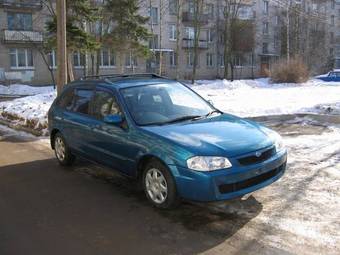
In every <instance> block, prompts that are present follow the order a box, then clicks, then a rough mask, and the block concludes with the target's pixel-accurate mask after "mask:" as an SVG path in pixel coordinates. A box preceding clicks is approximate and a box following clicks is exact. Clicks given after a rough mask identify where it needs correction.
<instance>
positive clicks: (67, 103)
mask: <svg viewBox="0 0 340 255" xmlns="http://www.w3.org/2000/svg"><path fill="white" fill-rule="evenodd" d="M73 100H74V89H69V90H67V91H66V92H65V93H63V94H62V96H61V97H60V99H59V100H58V102H57V105H58V106H59V107H61V108H64V109H66V110H69V111H70V110H71V109H72V105H73Z"/></svg>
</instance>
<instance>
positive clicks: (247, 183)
mask: <svg viewBox="0 0 340 255" xmlns="http://www.w3.org/2000/svg"><path fill="white" fill-rule="evenodd" d="M285 168H286V163H284V164H282V165H281V166H279V167H278V168H275V169H273V170H271V171H269V172H267V173H264V174H261V175H258V176H255V177H253V178H250V179H248V180H244V181H241V182H236V183H231V184H223V185H220V186H219V191H220V193H222V194H225V193H231V192H235V191H239V190H242V189H246V188H249V187H252V186H256V185H258V184H260V183H262V182H265V181H267V180H269V179H271V178H273V177H274V176H276V175H278V174H280V173H281V172H282V171H284V169H285Z"/></svg>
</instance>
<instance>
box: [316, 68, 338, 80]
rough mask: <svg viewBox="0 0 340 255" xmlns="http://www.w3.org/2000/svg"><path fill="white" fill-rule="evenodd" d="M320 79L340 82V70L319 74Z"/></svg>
mask: <svg viewBox="0 0 340 255" xmlns="http://www.w3.org/2000/svg"><path fill="white" fill-rule="evenodd" d="M317 78H318V79H320V80H323V81H327V82H328V81H329V82H330V81H337V82H340V70H333V71H331V72H329V73H328V74H326V75H319V76H317Z"/></svg>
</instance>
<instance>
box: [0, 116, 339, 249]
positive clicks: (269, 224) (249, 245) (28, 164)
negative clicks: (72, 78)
mask: <svg viewBox="0 0 340 255" xmlns="http://www.w3.org/2000/svg"><path fill="white" fill-rule="evenodd" d="M267 124H268V125H272V126H273V127H274V128H276V129H277V130H279V131H280V132H281V133H282V134H284V135H285V136H286V137H287V138H288V146H290V149H291V152H290V153H298V154H299V155H301V158H299V155H298V156H296V157H294V159H293V160H292V161H290V163H289V168H288V171H287V173H286V175H285V177H284V178H283V179H282V180H280V181H279V182H277V183H275V184H273V185H272V186H270V187H268V188H266V189H263V190H261V191H258V192H256V193H254V194H253V195H252V196H250V197H249V198H248V199H246V200H240V199H236V200H232V201H227V202H223V203H211V204H193V203H188V202H186V203H184V204H183V206H181V207H180V208H178V209H176V210H172V211H162V210H157V209H154V208H152V207H151V206H150V205H149V204H148V202H147V201H146V199H145V198H144V194H143V193H142V192H140V191H138V190H137V189H136V188H135V185H134V184H135V183H134V182H133V181H131V180H128V179H125V178H123V177H120V176H119V175H116V174H112V173H111V172H109V171H108V170H107V169H104V168H102V167H100V166H98V165H93V164H91V163H89V162H85V161H82V160H78V161H77V162H76V164H75V166H74V167H72V168H62V167H60V166H59V165H58V164H57V162H56V160H55V159H54V155H53V152H52V151H51V150H50V148H49V146H48V141H47V139H45V140H44V139H43V140H38V139H36V138H34V137H31V136H26V135H23V134H21V133H17V132H12V131H11V130H9V129H6V128H1V129H0V151H1V153H0V254H1V255H12V254H26V255H28V254H32V255H33V254H34V255H38V254H58V255H60V254H63V255H64V254H65V255H66V254H72V255H73V254H82V255H85V254H101V255H102V254H198V253H204V254H339V253H340V247H339V241H340V239H339V229H340V224H339V218H340V215H339V211H340V207H339V203H336V198H339V195H340V191H339V189H340V187H339V183H340V181H339V179H340V177H339V174H337V175H336V171H335V170H334V169H336V170H339V169H338V168H337V167H338V166H339V165H338V163H340V159H338V158H334V157H333V158H332V160H331V161H329V162H331V163H330V164H328V165H322V166H323V168H322V169H321V168H320V169H321V170H314V169H315V168H313V167H314V166H315V165H319V164H321V163H320V160H319V159H315V161H308V162H306V161H304V160H303V159H304V158H305V157H304V156H306V155H304V154H303V151H298V150H302V149H301V148H295V147H296V144H294V142H292V141H295V140H294V139H296V138H299V137H301V136H302V135H304V133H306V132H307V135H311V136H313V137H314V138H313V139H318V137H320V139H321V140H322V139H326V138H323V137H322V135H326V136H327V134H329V133H331V132H332V131H331V130H328V128H327V127H326V126H323V125H305V124H302V123H299V122H296V123H292V122H289V123H276V122H273V123H267ZM315 137H316V138H315ZM311 139H312V138H311ZM317 141H318V140H315V141H314V142H315V143H316V142H317ZM335 142H338V141H335ZM330 146H332V145H330ZM333 146H334V143H333ZM329 149H331V150H333V151H334V148H333V147H330V148H329ZM306 153H309V152H306ZM335 157H336V156H335ZM325 160H326V159H325ZM327 162H328V161H327ZM333 171H334V172H333ZM298 174H299V175H298ZM332 174H333V175H332ZM301 176H303V177H301ZM334 176H335V180H336V182H332V185H331V186H327V185H324V184H325V183H327V182H329V179H328V178H333V179H334ZM316 180H318V182H316V183H317V184H318V185H321V187H318V189H317V190H315V189H313V187H311V186H313V185H311V186H310V184H313V182H314V181H316ZM322 181H323V182H322ZM310 192H314V193H313V198H315V199H316V198H317V196H318V195H320V196H321V195H324V194H326V195H327V199H329V200H328V201H329V203H330V204H327V203H324V201H322V202H320V203H319V202H318V201H317V200H315V201H313V200H310V195H309V193H310ZM308 222H311V224H309V225H308V224H307V223H308ZM313 223H315V224H313ZM320 225H321V226H322V228H319V226H320Z"/></svg>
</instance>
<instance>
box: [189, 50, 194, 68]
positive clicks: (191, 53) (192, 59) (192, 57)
mask: <svg viewBox="0 0 340 255" xmlns="http://www.w3.org/2000/svg"><path fill="white" fill-rule="evenodd" d="M193 65H194V53H193V52H191V51H189V52H188V53H187V66H190V67H191V66H193Z"/></svg>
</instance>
